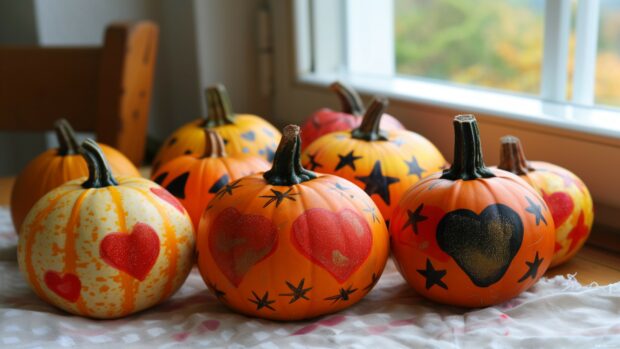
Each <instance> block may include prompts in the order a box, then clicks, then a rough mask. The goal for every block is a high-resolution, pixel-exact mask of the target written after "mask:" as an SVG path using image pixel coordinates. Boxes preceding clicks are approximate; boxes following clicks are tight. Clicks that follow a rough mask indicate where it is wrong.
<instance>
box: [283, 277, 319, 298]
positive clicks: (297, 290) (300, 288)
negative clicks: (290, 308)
mask: <svg viewBox="0 0 620 349" xmlns="http://www.w3.org/2000/svg"><path fill="white" fill-rule="evenodd" d="M304 282H305V279H301V281H300V282H299V285H297V286H295V285H293V284H291V283H290V282H288V281H286V286H288V288H290V289H291V291H292V292H290V293H280V296H287V297H292V298H291V301H290V302H288V304H291V303H295V302H296V301H297V300H299V299H302V298H303V299H305V300H307V301H309V300H310V298H308V297H307V296H306V293H308V291H310V290H311V289H312V287H308V288H304Z"/></svg>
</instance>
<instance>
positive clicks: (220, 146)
mask: <svg viewBox="0 0 620 349" xmlns="http://www.w3.org/2000/svg"><path fill="white" fill-rule="evenodd" d="M225 156H226V146H225V145H224V140H223V139H222V136H220V135H219V133H217V132H215V130H210V129H205V151H204V153H203V155H202V157H203V158H223V157H225Z"/></svg>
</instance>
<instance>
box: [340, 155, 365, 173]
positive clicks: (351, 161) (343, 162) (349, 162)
mask: <svg viewBox="0 0 620 349" xmlns="http://www.w3.org/2000/svg"><path fill="white" fill-rule="evenodd" d="M353 152H354V150H351V151H350V152H349V153H348V154H347V155H340V154H338V157H339V158H340V161H338V165H336V168H335V169H334V171H338V170H340V169H341V168H343V167H345V166H349V167H350V168H352V169H353V171H355V160H359V159H361V158H362V156H355V155H353Z"/></svg>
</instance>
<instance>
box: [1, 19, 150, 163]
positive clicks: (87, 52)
mask: <svg viewBox="0 0 620 349" xmlns="http://www.w3.org/2000/svg"><path fill="white" fill-rule="evenodd" d="M157 43H158V27H157V25H156V24H154V23H152V22H149V21H142V22H137V23H133V24H127V23H118V24H111V25H109V26H108V27H107V29H106V33H105V39H104V44H103V46H102V47H0V130H14V131H47V130H51V129H52V127H53V124H54V121H55V120H56V119H59V118H66V119H67V120H69V122H71V124H72V125H73V127H74V128H75V129H76V130H78V131H91V132H95V134H96V136H97V140H98V141H100V142H102V143H106V144H109V145H111V146H113V147H115V148H117V149H119V150H120V151H122V152H123V153H125V155H127V157H128V158H129V159H131V161H133V162H134V163H135V164H137V165H139V164H140V163H141V161H142V158H143V156H144V148H145V144H146V131H147V122H148V114H149V106H150V100H151V93H152V86H153V74H154V68H155V56H156V52H157Z"/></svg>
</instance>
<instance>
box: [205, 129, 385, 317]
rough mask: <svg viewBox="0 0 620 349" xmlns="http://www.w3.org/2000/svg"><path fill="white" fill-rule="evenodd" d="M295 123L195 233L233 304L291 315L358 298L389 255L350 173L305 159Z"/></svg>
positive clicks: (378, 221) (210, 273)
mask: <svg viewBox="0 0 620 349" xmlns="http://www.w3.org/2000/svg"><path fill="white" fill-rule="evenodd" d="M300 142H301V141H300V137H299V127H298V126H294V125H289V126H287V127H286V128H284V136H283V138H282V141H281V142H280V145H279V146H278V149H277V151H276V155H275V158H274V162H273V167H272V168H271V170H269V171H267V172H265V173H264V174H257V175H253V176H248V177H243V178H241V179H238V180H236V181H234V182H232V183H230V184H228V185H226V186H225V187H224V188H222V189H221V190H220V191H219V192H218V194H217V196H216V197H215V198H214V199H213V200H212V201H211V203H210V205H209V207H207V209H206V210H205V212H204V214H203V217H202V219H201V221H200V226H199V228H198V235H197V250H198V268H199V269H200V273H201V274H202V277H203V279H204V281H205V282H206V284H207V285H208V286H209V289H210V290H211V292H212V293H213V294H214V295H215V296H216V297H217V298H218V299H219V300H220V301H221V302H222V303H224V304H226V305H227V306H229V307H230V308H232V309H234V310H236V311H238V312H241V313H244V314H247V315H250V316H257V317H262V318H268V319H278V320H298V319H305V318H311V317H315V316H319V315H323V314H327V313H332V312H335V311H338V310H341V309H344V308H346V307H349V306H351V305H352V304H354V303H356V302H357V301H359V300H360V299H361V298H362V297H363V296H364V295H365V294H366V293H368V292H369V291H370V290H371V289H372V287H373V286H374V285H375V283H376V282H377V280H378V279H379V277H380V275H381V273H382V271H383V268H384V266H385V263H386V261H387V257H388V252H389V251H388V249H389V246H388V234H387V229H386V227H385V222H384V221H383V218H382V217H381V214H380V213H379V211H378V210H377V207H376V206H375V205H374V203H373V202H372V200H371V199H370V198H369V197H368V196H367V195H366V194H365V193H364V192H363V191H362V190H360V189H359V188H357V187H356V186H355V185H353V183H351V182H349V181H347V180H345V179H342V178H340V177H337V176H332V175H323V174H318V173H314V172H311V171H308V170H306V169H304V168H303V167H302V166H301V162H300V161H299V158H300V152H301V145H300Z"/></svg>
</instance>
